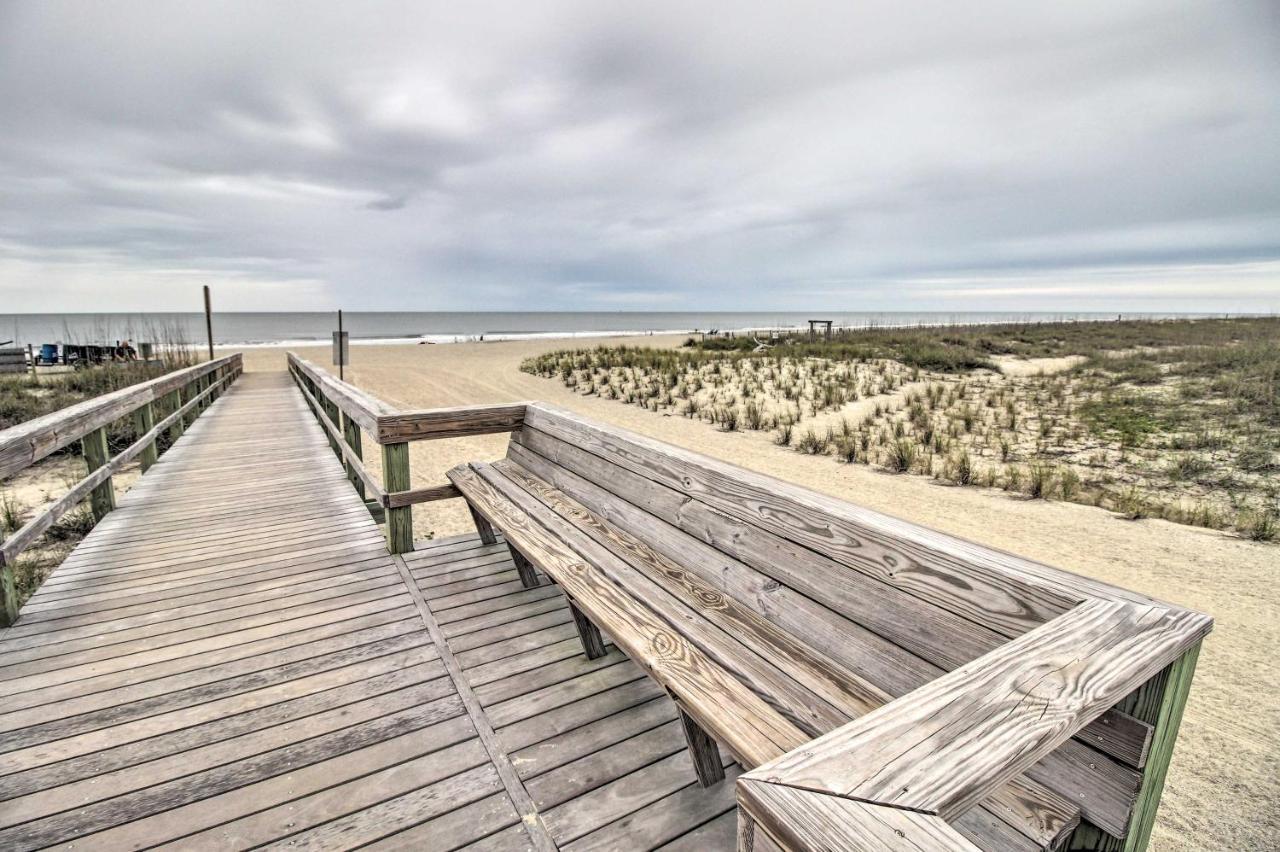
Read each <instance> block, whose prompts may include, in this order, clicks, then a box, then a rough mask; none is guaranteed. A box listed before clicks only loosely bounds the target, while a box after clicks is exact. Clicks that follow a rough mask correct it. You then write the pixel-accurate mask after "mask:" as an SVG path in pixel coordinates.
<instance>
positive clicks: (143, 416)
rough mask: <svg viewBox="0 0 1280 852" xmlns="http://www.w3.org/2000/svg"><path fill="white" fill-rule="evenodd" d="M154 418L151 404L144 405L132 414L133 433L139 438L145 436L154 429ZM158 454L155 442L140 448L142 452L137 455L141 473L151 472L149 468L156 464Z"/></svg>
mask: <svg viewBox="0 0 1280 852" xmlns="http://www.w3.org/2000/svg"><path fill="white" fill-rule="evenodd" d="M155 425H156V418H155V412H154V411H153V410H152V408H151V403H149V402H148V403H146V404H145V405H143V406H142V407H141V408H139V409H138V410H137V411H135V412H133V431H134V432H136V433H137V434H138V435H139V436H142V435H145V434H147V433H148V432H150V431H151V430H152V429H154V428H155ZM158 458H159V454H158V452H157V450H156V442H155V441H151V442H150V443H148V444H147V445H146V446H145V447H143V448H142V452H141V453H139V455H138V462H139V464H140V465H141V467H142V472H143V473H146V472H147V471H148V470H151V466H152V465H153V464H155V463H156V461H157V459H158Z"/></svg>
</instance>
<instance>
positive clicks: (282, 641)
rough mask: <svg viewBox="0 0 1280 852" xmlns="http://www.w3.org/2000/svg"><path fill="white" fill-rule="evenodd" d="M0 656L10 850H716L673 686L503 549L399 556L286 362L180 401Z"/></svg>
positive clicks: (705, 795)
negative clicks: (666, 686) (604, 641)
mask: <svg viewBox="0 0 1280 852" xmlns="http://www.w3.org/2000/svg"><path fill="white" fill-rule="evenodd" d="M433 636H434V637H435V640H436V641H433ZM0 659H3V660H4V665H3V668H0V689H3V690H4V695H5V701H4V702H3V703H2V704H0V846H2V847H3V848H5V849H35V848H44V847H51V846H64V847H71V846H73V845H74V846H76V847H78V848H93V849H124V848H156V847H159V848H172V849H184V850H186V849H242V848H250V847H258V846H277V845H278V846H281V847H285V846H287V847H288V848H290V849H300V848H301V849H307V848H312V849H322V848H323V849H333V848H352V847H356V846H363V845H372V846H373V847H374V848H379V849H422V848H431V849H441V850H444V849H474V850H499V852H501V850H526V849H536V848H543V849H546V848H553V847H559V848H573V849H617V848H627V849H646V848H656V847H658V846H663V845H664V844H669V845H670V846H671V848H697V849H700V850H715V849H731V848H733V843H734V816H733V808H734V801H733V798H734V797H733V783H732V778H733V777H734V775H735V774H736V767H732V766H731V767H730V769H729V773H728V775H729V779H730V780H728V781H725V782H722V783H721V784H718V785H716V786H714V787H712V788H710V789H706V790H704V789H703V788H701V787H699V786H698V785H697V783H696V781H695V780H694V777H693V772H692V768H691V767H690V766H689V765H688V757H687V755H686V754H685V752H684V741H683V736H682V735H681V733H680V729H679V726H678V724H676V722H675V719H676V711H675V707H674V705H673V704H672V703H671V701H670V700H669V699H668V698H667V697H666V696H665V695H664V694H663V692H662V690H661V689H660V688H658V687H657V685H656V684H654V683H653V682H652V681H651V680H650V679H648V678H647V677H645V676H644V675H643V673H642V672H641V671H640V669H639V668H638V667H636V666H635V665H634V664H633V663H631V662H630V661H629V660H628V659H627V658H626V657H625V656H624V655H623V654H622V653H621V652H619V651H618V650H617V649H616V648H613V647H612V645H610V646H609V653H608V654H607V655H606V656H605V657H602V658H600V659H597V660H589V659H587V658H586V657H585V656H584V655H583V654H582V650H581V647H580V645H579V644H578V639H577V635H576V632H575V630H574V628H573V625H572V620H571V617H570V614H569V612H568V608H567V606H566V604H565V601H564V598H563V596H562V595H561V594H560V592H559V590H558V589H557V588H556V587H555V586H552V585H546V586H542V587H539V588H536V589H524V588H523V587H522V586H521V585H520V582H519V580H518V577H517V575H516V572H515V570H514V566H513V564H512V562H511V558H510V553H509V551H508V549H507V547H506V545H505V544H504V543H503V542H502V541H501V540H499V542H498V543H497V544H495V545H485V544H483V543H482V542H480V541H479V539H478V538H476V537H475V536H459V537H454V538H451V539H445V540H440V541H429V542H423V543H420V545H419V547H418V549H417V550H416V551H414V552H412V553H409V554H405V556H404V557H403V561H402V562H400V561H399V558H398V557H392V556H390V555H389V554H388V553H387V550H386V547H385V543H384V540H383V536H382V533H381V531H380V530H379V528H378V527H377V525H376V524H375V523H374V522H373V519H372V517H371V516H370V515H369V513H368V511H367V510H366V509H365V508H364V505H363V503H362V501H361V500H360V498H359V497H358V496H357V495H356V492H355V491H354V490H353V489H352V488H351V487H350V484H349V483H348V481H347V480H346V477H345V473H344V471H343V468H342V466H341V464H339V462H338V461H337V459H336V458H335V457H334V455H333V453H332V451H331V450H330V448H329V445H328V443H327V441H326V439H325V436H324V434H323V432H322V431H321V430H320V428H319V426H318V425H317V424H316V422H315V420H314V419H313V417H312V416H311V414H310V412H309V411H308V410H307V408H306V405H305V403H304V402H303V400H302V397H301V395H300V394H298V392H297V391H296V390H295V389H294V388H293V387H292V385H291V383H290V381H289V379H288V377H287V376H286V375H285V374H270V373H266V374H262V373H259V374H253V373H250V374H246V375H245V376H243V377H242V378H241V379H240V380H239V381H238V382H236V383H235V384H234V385H233V386H232V387H231V388H230V390H229V391H228V392H227V393H226V394H224V395H223V397H222V398H220V399H219V400H218V401H217V402H215V403H214V404H213V405H212V406H211V407H210V408H209V409H208V410H207V411H206V412H205V413H204V414H203V415H202V416H201V417H200V418H199V419H197V420H196V421H195V423H194V424H192V426H191V427H190V428H189V429H188V430H187V432H186V433H185V434H184V435H183V437H182V438H181V439H180V440H179V441H178V442H177V443H176V444H175V445H174V446H173V447H172V448H171V449H170V451H169V452H167V453H165V454H164V455H163V456H162V457H161V458H160V461H159V462H158V463H157V464H156V465H155V466H154V467H153V468H152V469H151V470H150V471H149V472H148V473H147V475H146V476H144V477H143V478H142V479H141V480H139V482H138V483H137V484H136V485H135V486H134V487H133V488H132V489H131V490H130V491H129V492H128V493H127V494H124V495H122V496H121V497H120V499H119V505H118V508H117V509H116V511H114V512H112V513H111V514H109V515H108V516H107V517H106V518H105V519H104V520H103V521H102V522H101V523H99V524H98V526H97V527H96V528H95V529H94V530H93V532H92V533H90V534H89V536H87V537H86V538H85V540H84V541H83V542H82V543H81V544H80V546H79V547H77V548H76V550H75V551H74V552H73V553H72V554H71V555H70V556H69V557H68V558H67V559H66V560H65V562H64V563H63V565H62V566H60V567H59V568H58V570H57V571H56V572H55V573H54V574H53V576H52V577H50V578H49V580H48V581H47V582H46V583H45V584H44V585H43V586H42V587H41V588H40V589H39V590H38V591H37V592H36V594H35V595H33V596H32V598H31V600H30V601H29V602H28V604H27V606H26V607H24V609H23V611H22V617H21V618H20V620H19V622H18V623H17V624H16V625H15V626H13V627H11V628H8V629H6V630H4V631H3V632H0ZM522 816H523V817H524V818H523V819H522Z"/></svg>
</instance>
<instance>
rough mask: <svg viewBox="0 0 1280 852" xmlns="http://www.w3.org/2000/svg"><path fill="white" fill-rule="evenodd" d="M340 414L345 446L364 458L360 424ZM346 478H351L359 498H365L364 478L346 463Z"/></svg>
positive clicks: (360, 457)
mask: <svg viewBox="0 0 1280 852" xmlns="http://www.w3.org/2000/svg"><path fill="white" fill-rule="evenodd" d="M341 416H342V436H343V437H344V438H346V439H347V446H348V447H350V448H351V452H352V453H354V454H355V457H356V458H358V459H363V458H364V449H363V447H362V446H361V444H362V438H361V437H360V424H358V423H356V422H355V421H354V420H352V419H351V418H350V417H348V416H347V415H345V414H343V415H341ZM347 479H350V480H351V484H352V485H354V486H355V489H356V493H357V494H359V495H360V499H361V500H363V499H365V493H364V480H363V479H361V478H360V477H359V476H357V475H356V469H355V467H354V466H352V465H351V463H350V462H348V463H347Z"/></svg>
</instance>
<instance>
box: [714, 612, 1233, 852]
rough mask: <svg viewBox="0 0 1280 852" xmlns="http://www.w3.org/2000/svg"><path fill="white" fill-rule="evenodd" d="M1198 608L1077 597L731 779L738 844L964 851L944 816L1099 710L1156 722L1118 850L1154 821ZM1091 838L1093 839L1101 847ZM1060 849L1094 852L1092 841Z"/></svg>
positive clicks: (1203, 618) (1195, 638)
mask: <svg viewBox="0 0 1280 852" xmlns="http://www.w3.org/2000/svg"><path fill="white" fill-rule="evenodd" d="M1212 626H1213V620H1212V619H1211V618H1210V617H1209V616H1207V615H1204V614H1202V613H1198V612H1192V611H1189V610H1182V609H1177V608H1166V607H1164V606H1162V605H1159V604H1137V603H1130V602H1127V601H1115V600H1101V599H1088V600H1085V601H1083V602H1081V603H1080V604H1079V605H1077V606H1076V607H1074V608H1073V609H1071V610H1069V611H1067V612H1066V613H1064V614H1063V615H1060V616H1058V617H1057V618H1055V619H1053V620H1051V621H1049V622H1047V623H1045V624H1043V625H1041V626H1040V627H1038V628H1036V629H1035V630H1031V631H1029V632H1027V633H1025V634H1023V635H1022V636H1020V637H1018V638H1017V639H1014V640H1012V641H1010V642H1008V643H1006V644H1004V645H1002V646H1000V647H998V648H996V649H995V650H994V651H992V652H990V653H988V654H986V655H985V656H982V657H980V658H978V659H976V660H974V661H973V662H971V663H968V664H966V665H963V666H961V667H959V668H957V669H955V670H953V671H951V672H950V673H948V674H946V675H943V676H942V677H940V678H938V679H937V680H934V681H931V682H930V683H927V684H925V685H924V686H922V687H920V688H919V689H917V690H915V691H914V692H910V693H908V694H906V695H904V696H902V697H901V698H899V699H897V700H895V701H892V702H890V703H889V704H886V705H884V706H882V707H880V708H879V709H877V710H874V711H872V712H871V713H868V714H867V715H865V716H862V717H860V718H858V719H856V720H855V721H853V722H850V723H849V724H847V725H845V726H843V727H841V728H838V729H836V730H834V731H832V732H831V733H829V734H827V735H826V736H823V737H820V738H818V739H816V740H814V741H812V742H809V743H806V744H805V745H803V746H801V747H800V748H798V749H796V750H794V751H792V752H790V753H788V754H786V755H783V756H782V757H780V758H778V759H777V760H774V761H772V762H770V763H767V764H765V765H762V766H759V767H756V768H755V769H754V770H752V771H750V772H748V773H746V774H744V775H742V776H741V777H740V778H739V780H738V802H739V807H740V811H739V821H740V828H739V832H740V836H741V837H744V838H745V839H746V843H745V844H744V845H740V847H739V848H740V850H742V849H746V850H750V848H751V845H750V844H751V843H752V842H753V841H754V840H755V839H756V832H757V831H763V832H764V833H765V835H766V838H767V841H769V842H772V843H773V844H775V845H777V846H779V847H781V848H782V849H786V850H795V852H799V851H800V850H818V849H897V848H902V849H955V850H976V848H977V847H975V846H974V845H973V844H972V843H970V842H969V841H968V840H967V839H965V837H964V836H963V835H962V834H961V833H960V832H958V831H957V830H956V829H955V828H954V827H952V825H951V823H952V821H953V820H955V819H956V818H957V817H959V816H962V815H963V814H965V813H966V812H967V811H968V810H969V809H970V808H972V807H973V806H974V805H976V804H977V803H978V802H979V801H982V800H983V799H985V798H986V797H987V796H989V795H990V794H991V793H992V791H994V790H995V789H997V788H998V787H1000V786H1001V785H1002V784H1004V783H1005V782H1007V781H1008V780H1009V779H1011V778H1013V777H1014V776H1016V775H1018V774H1019V773H1021V772H1023V771H1024V770H1026V769H1027V768H1028V767H1030V766H1032V765H1034V764H1035V763H1037V762H1038V761H1039V760H1041V759H1042V758H1044V757H1045V756H1046V755H1048V754H1049V753H1050V752H1052V751H1053V750H1054V749H1056V748H1058V746H1060V745H1062V743H1064V742H1066V740H1067V739H1069V738H1070V737H1071V736H1073V735H1074V734H1075V733H1076V732H1078V731H1079V730H1081V729H1082V728H1084V727H1085V726H1086V725H1088V724H1089V723H1090V722H1092V721H1093V720H1094V719H1096V718H1098V717H1099V716H1100V715H1102V714H1103V713H1104V712H1105V711H1107V710H1108V709H1110V708H1112V707H1116V706H1124V707H1125V709H1126V710H1128V711H1131V712H1134V713H1135V715H1136V716H1137V717H1138V718H1140V719H1142V720H1143V721H1147V722H1149V724H1151V725H1152V726H1153V728H1154V730H1155V737H1154V739H1153V742H1152V743H1151V746H1150V752H1149V754H1148V756H1147V760H1146V765H1145V771H1144V772H1143V778H1142V783H1141V786H1140V788H1139V792H1138V800H1137V801H1136V802H1135V804H1134V807H1133V810H1132V814H1131V817H1130V822H1129V826H1128V831H1127V833H1126V834H1125V841H1126V842H1125V846H1124V848H1125V849H1126V850H1129V849H1134V850H1137V849H1144V848H1145V847H1146V842H1147V840H1148V838H1149V837H1150V833H1151V828H1152V825H1153V823H1154V820H1155V813H1156V805H1157V804H1158V803H1159V800H1160V794H1161V791H1162V788H1163V786H1164V778H1165V773H1166V771H1167V769H1168V765H1169V760H1170V758H1171V756H1172V752H1173V742H1174V739H1175V738H1176V736H1177V731H1178V724H1179V722H1180V720H1181V716H1182V709H1183V706H1184V704H1185V702H1186V698H1187V692H1188V690H1189V688H1190V685H1191V677H1192V674H1193V673H1194V671H1195V664H1196V658H1197V656H1198V652H1199V647H1200V642H1201V640H1202V639H1203V638H1204V637H1205V635H1207V634H1208V632H1209V630H1210V629H1211V628H1212ZM1107 842H1108V841H1105V840H1103V841H1101V842H1100V843H1099V845H1098V846H1097V847H1096V848H1099V849H1101V848H1104V847H1105V848H1108V849H1109V848H1112V847H1111V846H1107V845H1106V844H1107ZM1073 848H1080V849H1094V848H1095V847H1094V846H1093V845H1088V844H1085V845H1079V846H1073Z"/></svg>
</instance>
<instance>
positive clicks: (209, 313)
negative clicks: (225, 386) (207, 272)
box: [204, 284, 213, 361]
mask: <svg viewBox="0 0 1280 852" xmlns="http://www.w3.org/2000/svg"><path fill="white" fill-rule="evenodd" d="M204 330H205V333H206V334H208V335H209V360H210V361H212V360H213V306H212V304H211V303H210V301H209V285H208V284H206V285H204Z"/></svg>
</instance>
